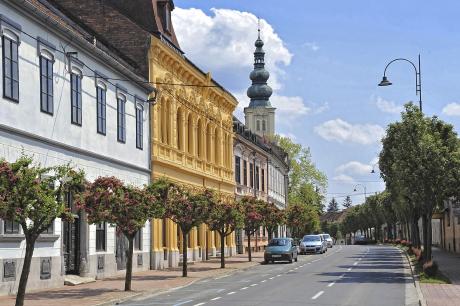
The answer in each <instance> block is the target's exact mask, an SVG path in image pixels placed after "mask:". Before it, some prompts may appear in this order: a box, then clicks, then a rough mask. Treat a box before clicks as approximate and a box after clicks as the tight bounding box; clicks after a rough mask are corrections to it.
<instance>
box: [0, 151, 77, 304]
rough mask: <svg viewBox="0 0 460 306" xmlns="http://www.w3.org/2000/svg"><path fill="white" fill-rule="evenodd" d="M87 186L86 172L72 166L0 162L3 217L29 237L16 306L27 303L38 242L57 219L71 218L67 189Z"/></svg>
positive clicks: (29, 160)
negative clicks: (67, 201)
mask: <svg viewBox="0 0 460 306" xmlns="http://www.w3.org/2000/svg"><path fill="white" fill-rule="evenodd" d="M83 189H84V173H83V172H82V171H75V170H73V169H72V168H71V167H70V166H68V165H65V166H56V167H42V166H40V165H38V164H34V163H33V160H32V158H30V157H28V156H21V157H20V158H19V159H17V160H16V161H15V162H13V163H8V162H7V161H4V160H2V161H0V218H2V219H7V220H11V221H14V222H18V223H19V224H20V225H21V227H22V231H23V233H24V236H25V239H26V253H25V256H24V263H23V267H22V272H21V278H20V280H19V286H18V293H17V296H16V306H22V305H23V304H24V297H25V292H26V287H27V280H28V278H29V273H30V265H31V262H32V256H33V253H34V248H35V241H36V240H37V238H38V236H39V235H40V234H41V233H42V232H43V231H45V230H46V229H47V228H48V227H49V226H50V225H51V224H52V223H53V222H54V220H55V219H56V218H62V219H65V220H69V221H72V220H73V219H72V214H71V213H70V212H69V210H68V209H67V208H66V203H65V196H64V194H65V193H66V192H72V193H74V194H75V195H76V196H78V193H80V192H82V190H83Z"/></svg>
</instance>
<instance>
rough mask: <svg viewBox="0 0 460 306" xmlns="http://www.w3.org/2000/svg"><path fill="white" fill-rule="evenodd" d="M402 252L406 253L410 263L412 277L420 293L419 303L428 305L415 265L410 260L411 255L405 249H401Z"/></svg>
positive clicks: (422, 305) (418, 293)
mask: <svg viewBox="0 0 460 306" xmlns="http://www.w3.org/2000/svg"><path fill="white" fill-rule="evenodd" d="M400 250H401V249H400ZM401 252H402V253H404V255H405V258H406V261H407V263H408V264H409V267H410V272H411V275H412V279H413V281H414V287H415V290H416V292H417V295H418V303H419V305H420V306H427V304H426V300H425V297H424V296H423V293H422V289H421V288H420V282H419V280H418V275H415V273H414V267H413V266H412V262H411V261H410V258H409V255H408V254H407V252H406V251H405V250H404V251H403V250H401Z"/></svg>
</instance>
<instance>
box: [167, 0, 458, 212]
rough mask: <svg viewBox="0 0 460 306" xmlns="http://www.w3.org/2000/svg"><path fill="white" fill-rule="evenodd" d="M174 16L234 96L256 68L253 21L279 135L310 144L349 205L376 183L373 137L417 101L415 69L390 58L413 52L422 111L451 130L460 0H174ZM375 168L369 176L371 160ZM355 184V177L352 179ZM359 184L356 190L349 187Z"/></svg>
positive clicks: (195, 55)
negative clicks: (261, 42) (260, 41)
mask: <svg viewBox="0 0 460 306" xmlns="http://www.w3.org/2000/svg"><path fill="white" fill-rule="evenodd" d="M174 3H175V6H176V8H175V10H174V11H173V17H172V18H173V24H174V28H175V31H176V35H177V37H178V40H179V44H180V45H181V48H182V50H183V51H184V52H185V55H186V56H187V57H188V58H189V59H191V60H192V61H193V62H194V63H195V64H196V65H198V66H199V67H200V68H201V69H202V70H204V71H209V72H211V74H212V76H213V78H214V79H215V80H216V81H217V82H219V83H220V84H221V85H223V86H224V87H225V88H226V89H228V90H229V91H230V92H231V93H232V94H233V95H234V96H235V97H236V98H237V99H238V101H239V105H238V108H237V110H236V112H235V114H236V115H237V116H238V117H239V118H240V119H243V117H242V113H243V112H242V110H243V108H244V107H245V106H247V105H248V104H249V99H248V98H247V96H246V90H247V88H248V87H249V86H250V80H249V73H250V72H251V70H252V66H253V52H254V41H255V40H256V38H257V18H260V19H261V33H262V35H261V36H262V39H263V40H264V42H265V47H264V49H265V52H266V63H267V66H266V69H267V70H269V72H270V74H271V76H270V79H269V85H270V86H271V87H272V88H273V89H274V94H273V96H272V97H271V103H272V105H273V106H275V107H276V108H277V113H276V127H275V128H276V133H278V134H281V135H284V136H288V137H291V138H292V139H293V140H294V141H296V142H298V143H301V144H302V145H304V146H306V147H309V148H310V150H311V154H312V160H313V162H314V163H315V164H316V167H317V168H318V169H320V170H321V171H323V172H324V173H325V174H326V175H327V177H328V190H327V200H328V201H329V200H330V199H331V198H332V197H336V199H337V201H338V202H339V203H340V204H341V203H342V202H343V200H344V198H345V196H346V195H350V196H351V197H352V201H353V203H354V204H359V203H361V202H363V201H364V189H366V191H367V194H368V195H369V194H374V193H375V192H379V191H382V190H383V189H384V187H385V185H384V183H383V182H382V180H381V179H380V175H379V171H378V163H377V162H378V158H377V157H378V154H379V152H380V150H381V144H380V140H381V138H382V136H383V135H384V134H385V129H386V127H387V126H388V124H389V123H391V122H394V121H396V120H398V119H399V118H400V112H401V110H402V109H403V105H404V104H405V103H407V102H408V101H414V102H418V97H417V96H416V93H415V71H414V68H413V67H412V66H411V65H410V64H409V63H406V62H395V63H393V64H392V65H391V66H390V67H389V68H388V70H387V76H388V78H389V80H390V81H391V82H393V85H392V86H389V87H378V86H377V84H378V83H379V82H380V80H381V78H382V75H383V70H384V68H385V65H386V64H387V63H388V62H389V61H391V60H392V59H395V58H401V57H403V58H407V59H409V60H411V61H413V62H414V63H415V64H417V57H418V54H420V55H421V76H422V98H423V99H422V100H423V111H424V113H425V114H426V115H428V116H433V115H436V116H439V117H440V118H441V119H443V120H445V121H446V122H448V123H451V124H453V125H454V127H455V130H456V131H459V127H460V86H459V85H458V82H459V81H460V59H459V55H460V31H459V30H460V29H459V27H460V24H459V23H458V21H457V20H458V11H459V10H460V3H458V1H443V2H442V5H441V4H439V3H435V2H433V1H426V0H424V1H421V0H405V1H400V0H387V1H368V0H367V1H365V0H355V1H343V0H330V1H303V0H283V1H279V0H251V1H248V0H195V1H186V0H176V1H174ZM373 168H374V169H375V170H376V173H375V174H372V173H371V170H372V169H373ZM356 185H357V186H356ZM355 186H356V190H357V191H356V192H355V191H354V189H355Z"/></svg>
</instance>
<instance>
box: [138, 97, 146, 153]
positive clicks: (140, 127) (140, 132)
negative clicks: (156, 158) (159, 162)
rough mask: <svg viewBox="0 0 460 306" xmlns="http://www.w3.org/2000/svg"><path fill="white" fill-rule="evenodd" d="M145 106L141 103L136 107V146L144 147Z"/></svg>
mask: <svg viewBox="0 0 460 306" xmlns="http://www.w3.org/2000/svg"><path fill="white" fill-rule="evenodd" d="M143 113H144V108H143V107H142V106H140V105H138V106H137V107H136V148H138V149H141V150H142V149H143V147H144V125H143V123H144V122H143V121H144V118H143Z"/></svg>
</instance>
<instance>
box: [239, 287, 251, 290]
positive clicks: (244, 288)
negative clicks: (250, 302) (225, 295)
mask: <svg viewBox="0 0 460 306" xmlns="http://www.w3.org/2000/svg"><path fill="white" fill-rule="evenodd" d="M248 288H249V287H243V288H241V289H240V290H246V289H248Z"/></svg>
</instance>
